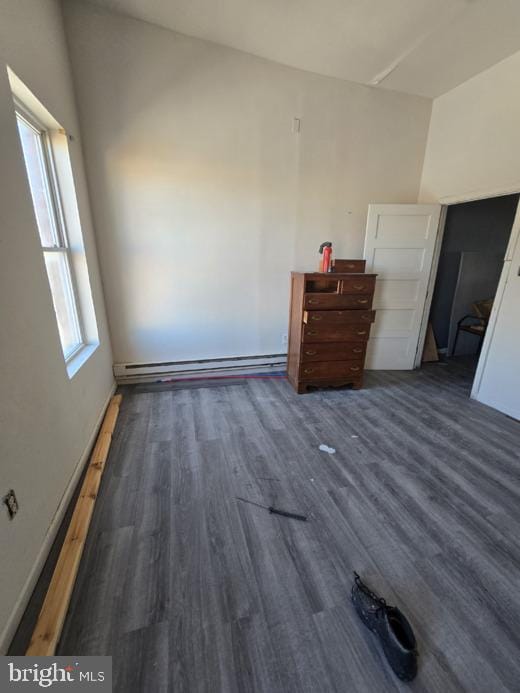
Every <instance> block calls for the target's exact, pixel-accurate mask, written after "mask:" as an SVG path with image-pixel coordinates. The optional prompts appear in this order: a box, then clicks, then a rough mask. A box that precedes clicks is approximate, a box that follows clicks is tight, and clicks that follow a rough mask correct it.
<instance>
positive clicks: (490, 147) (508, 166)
mask: <svg viewBox="0 0 520 693" xmlns="http://www.w3.org/2000/svg"><path fill="white" fill-rule="evenodd" d="M519 74H520V52H519V53H516V54H515V55H513V56H511V57H510V58H507V59H506V60H503V61H502V62H500V63H498V64H497V65H495V66H494V67H492V68H490V69H489V70H486V71H485V72H482V73H481V74H479V75H477V76H476V77H473V78H472V79H470V80H468V81H467V82H464V84H461V85H460V86H459V87H456V88H455V89H453V90H452V91H450V92H448V93H447V94H444V95H443V96H440V97H439V98H437V99H435V101H434V102H433V110H432V118H431V124H430V131H429V135H428V145H427V149H426V156H425V160H424V170H423V174H422V181H421V193H420V199H421V201H422V202H433V201H446V202H458V201H460V200H461V199H463V198H464V199H466V200H467V199H470V198H473V199H475V198H478V197H491V196H493V195H494V194H502V193H505V192H518V191H520V166H519V165H518V162H519V159H520V127H519V125H518V124H519V122H520V91H519V89H518V75H519Z"/></svg>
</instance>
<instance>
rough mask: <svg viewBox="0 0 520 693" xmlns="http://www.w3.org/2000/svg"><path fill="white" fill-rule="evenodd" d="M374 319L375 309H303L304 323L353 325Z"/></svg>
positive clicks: (368, 322)
mask: <svg viewBox="0 0 520 693" xmlns="http://www.w3.org/2000/svg"><path fill="white" fill-rule="evenodd" d="M375 319H376V311H375V310H304V311H303V322H304V323H305V324H306V325H317V324H320V325H353V324H356V323H360V324H362V325H364V324H370V323H371V322H374V320H375Z"/></svg>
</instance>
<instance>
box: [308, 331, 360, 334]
mask: <svg viewBox="0 0 520 693" xmlns="http://www.w3.org/2000/svg"><path fill="white" fill-rule="evenodd" d="M366 333H367V331H366V330H361V331H360V332H358V334H366ZM309 334H311V333H310V332H309Z"/></svg>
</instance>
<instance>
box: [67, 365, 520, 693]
mask: <svg viewBox="0 0 520 693" xmlns="http://www.w3.org/2000/svg"><path fill="white" fill-rule="evenodd" d="M471 375H472V371H471V369H469V368H467V367H465V366H464V365H462V366H461V365H459V364H457V363H450V364H448V365H440V364H432V365H429V366H427V367H425V368H423V369H422V370H420V371H414V372H390V371H389V372H368V373H367V374H366V388H365V389H363V390H359V391H350V390H348V389H345V390H339V391H334V390H326V391H317V392H315V393H311V394H308V395H300V396H298V395H296V394H295V393H294V392H293V390H292V389H291V387H290V386H289V385H288V383H287V382H286V381H285V380H280V379H278V380H235V381H232V382H231V383H229V384H225V385H219V386H212V387H200V386H199V387H193V386H192V387H189V388H186V389H170V388H168V387H165V386H163V387H161V388H158V389H157V391H155V390H154V388H153V387H142V386H141V387H134V388H130V387H127V388H125V391H124V400H123V405H122V408H121V414H120V418H119V421H118V424H117V429H116V433H115V437H114V441H113V445H112V449H111V452H110V457H109V462H108V464H107V467H106V471H105V476H104V478H103V483H102V488H101V493H100V496H99V499H98V501H97V504H96V508H95V512H94V517H93V522H92V525H91V530H90V533H89V537H88V542H87V546H86V550H85V553H84V557H83V560H82V563H81V567H80V572H79V576H78V580H77V583H76V588H75V591H74V595H73V599H72V603H71V607H70V610H69V613H68V617H67V621H66V624H65V629H64V631H63V636H62V639H61V642H60V646H59V653H60V654H80V655H91V654H111V655H113V666H114V678H115V687H114V689H115V690H116V691H121V692H123V691H124V692H128V691H143V693H144V692H146V693H148V692H150V693H158V692H159V691H173V692H174V693H183V692H189V693H199V692H200V693H202V692H204V693H235V692H236V693H239V692H240V693H244V692H247V691H255V692H257V691H258V692H260V691H262V692H265V693H278V692H280V693H281V692H282V691H283V692H284V693H290V692H292V691H294V692H298V693H301V692H306V691H308V692H309V693H317V692H318V691H320V692H321V691H323V692H327V693H328V692H329V691H338V692H341V693H357V692H360V693H364V692H365V691H366V692H367V693H373V692H379V691H385V692H386V691H395V690H407V689H412V690H414V691H436V692H442V693H448V692H451V691H457V692H459V691H471V692H472V693H479V692H482V693H484V692H485V693H489V692H490V691H493V692H496V691H519V690H520V657H519V653H520V627H519V624H520V594H519V585H520V539H519V536H520V534H519V531H520V462H519V443H520V424H519V423H518V422H515V421H513V420H511V419H508V418H507V417H506V416H504V415H502V414H500V413H498V412H496V411H494V410H492V409H489V408H487V407H485V406H483V405H480V404H478V403H476V402H474V401H471V400H470V399H468V394H469V387H470V382H471ZM213 385H214V384H213ZM320 443H326V444H327V445H330V446H332V447H334V448H336V454H334V455H329V454H327V453H325V452H320V451H319V450H318V446H319V445H320ZM235 496H242V497H245V498H248V499H251V500H252V501H255V502H258V503H263V504H266V505H269V504H271V503H273V504H276V505H278V506H279V507H282V508H285V509H287V510H292V511H295V512H299V513H304V514H308V515H309V516H310V518H309V522H307V523H303V522H298V521H295V520H290V519H286V518H282V517H277V516H273V515H270V514H269V513H268V512H267V511H264V510H262V509H261V508H258V507H255V506H252V505H247V504H244V503H241V502H239V501H237V500H236V499H235ZM353 570H356V571H358V572H359V573H360V574H361V575H362V576H363V577H364V578H365V579H366V580H367V581H368V582H369V583H370V585H371V586H372V587H373V589H375V590H377V591H379V592H380V593H381V594H382V595H384V596H385V597H386V598H387V600H388V601H389V602H390V603H396V604H398V605H399V607H400V608H401V609H402V610H403V611H404V612H405V613H406V614H407V615H408V616H409V619H410V621H411V622H412V624H413V626H414V628H415V631H416V634H417V638H418V642H419V648H420V663H419V675H418V678H417V679H416V680H415V682H414V683H413V684H411V685H404V684H400V683H399V682H398V680H397V679H396V678H395V677H394V676H393V674H392V672H391V671H390V670H389V669H388V667H387V665H386V663H385V662H384V660H383V658H382V656H381V655H380V652H379V649H378V646H377V642H376V641H375V639H374V637H373V636H372V634H371V633H370V632H368V631H367V630H366V629H365V628H364V626H363V625H362V624H361V622H360V621H359V620H358V619H357V617H356V615H355V613H354V612H353V609H352V606H351V603H350V599H349V593H350V587H351V583H352V571H353Z"/></svg>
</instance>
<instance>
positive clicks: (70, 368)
mask: <svg viewBox="0 0 520 693" xmlns="http://www.w3.org/2000/svg"><path fill="white" fill-rule="evenodd" d="M98 346H99V342H92V343H91V344H85V346H84V347H83V348H82V349H80V350H79V351H78V353H77V354H74V356H73V357H72V358H71V359H70V361H67V375H68V376H69V379H70V380H72V378H73V377H74V376H75V375H76V373H77V372H78V371H79V369H80V368H81V366H82V365H83V364H84V363H86V361H88V359H89V358H90V357H91V356H92V354H93V353H94V352H95V351H96V349H97V348H98Z"/></svg>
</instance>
